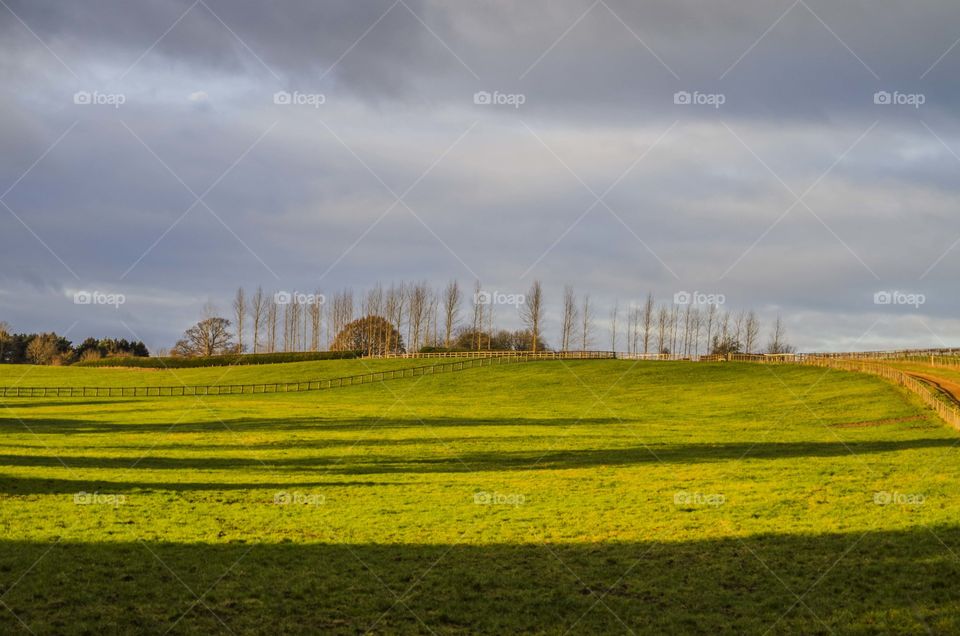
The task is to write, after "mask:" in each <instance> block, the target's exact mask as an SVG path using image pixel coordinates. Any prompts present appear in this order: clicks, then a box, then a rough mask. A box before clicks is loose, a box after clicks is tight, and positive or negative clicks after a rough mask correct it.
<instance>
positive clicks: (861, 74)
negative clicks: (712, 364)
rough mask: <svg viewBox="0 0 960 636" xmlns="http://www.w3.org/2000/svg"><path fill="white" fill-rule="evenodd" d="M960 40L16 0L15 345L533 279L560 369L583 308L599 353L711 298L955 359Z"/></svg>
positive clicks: (828, 332) (847, 337)
mask: <svg viewBox="0 0 960 636" xmlns="http://www.w3.org/2000/svg"><path fill="white" fill-rule="evenodd" d="M958 42H960V4H958V3H956V2H948V1H946V0H938V1H927V2H910V3H907V2H883V1H879V2H866V1H857V2H853V1H841V2H827V1H825V0H784V1H780V0H777V1H770V0H767V1H764V2H759V1H752V0H736V1H733V0H712V1H710V2H705V1H703V2H692V1H687V0H655V1H648V2H642V3H636V2H628V1H626V0H597V1H590V0H583V1H580V0H577V1H574V0H525V1H523V2H520V1H515V2H508V1H505V0H470V1H467V2H439V1H436V2H434V1H430V0H382V1H381V0H369V1H368V0H364V1H363V2H357V1H356V0H353V1H351V0H343V1H339V0H331V1H325V2H307V1H305V0H303V1H291V2H282V1H281V2H271V3H263V2H252V1H236V0H231V1H227V0H196V1H195V2H194V1H191V0H184V1H178V0H163V1H159V0H142V1H139V2H137V3H129V2H124V1H120V0H116V1H111V0H103V1H96V2H88V1H85V0H78V1H76V2H62V1H60V2H55V1H46V0H29V1H26V0H25V1H16V0H0V77H2V83H0V148H2V150H3V151H2V152H0V320H4V321H6V322H8V323H10V324H11V325H12V327H13V328H14V330H15V331H28V332H34V331H56V332H58V333H61V334H66V335H67V337H69V338H71V339H74V340H78V339H82V338H84V337H87V336H96V337H126V338H136V339H141V340H143V341H144V342H146V343H147V345H148V346H149V347H151V349H154V350H156V349H158V348H161V347H169V346H171V345H172V344H173V343H174V341H175V340H176V339H177V338H178V336H179V335H180V334H181V333H182V332H183V330H184V329H185V328H187V327H188V326H189V325H190V324H192V323H193V322H195V321H196V320H197V319H199V318H200V317H201V312H202V308H203V306H204V304H206V303H208V302H210V303H213V304H214V305H215V306H217V307H219V308H220V310H221V312H222V313H224V314H226V313H228V312H229V306H230V299H231V297H232V295H233V293H234V290H235V289H236V288H237V287H238V286H241V285H242V286H244V287H246V288H247V289H248V290H252V289H253V288H255V287H256V286H258V285H261V286H263V288H264V289H266V290H271V291H276V290H302V291H313V290H316V289H319V290H321V291H324V292H326V293H328V294H329V293H331V292H333V291H335V290H337V289H342V288H344V287H353V288H355V289H358V290H362V289H365V288H369V287H370V286H372V285H374V284H375V283H376V282H378V281H380V282H383V283H384V284H389V283H390V282H391V281H397V282H399V281H402V280H407V281H415V280H426V281H429V282H431V283H433V284H434V285H436V286H438V287H439V286H442V285H444V284H445V283H446V282H447V281H448V280H450V279H452V278H455V279H458V280H459V281H460V282H461V284H463V285H464V286H466V287H471V286H472V285H473V283H474V281H476V280H480V281H481V283H482V285H483V287H484V289H486V290H489V291H497V292H500V293H501V294H522V293H525V292H526V291H527V289H528V288H529V287H530V284H531V283H532V282H533V280H534V279H539V280H541V281H542V282H543V286H544V291H545V298H546V306H547V316H546V325H545V326H546V336H547V341H548V344H554V345H555V344H557V342H556V341H557V338H558V334H557V330H558V323H559V313H560V303H561V297H562V290H563V287H564V285H572V286H573V287H574V288H575V289H576V290H577V291H578V292H579V293H586V292H589V293H590V295H591V298H592V299H593V300H594V302H595V305H596V306H597V307H598V310H597V315H598V319H597V322H598V334H599V332H601V331H602V330H603V329H604V328H605V326H604V322H605V320H606V315H607V307H609V306H611V305H612V304H613V303H614V301H615V300H616V301H617V302H619V304H620V306H621V307H625V306H629V305H630V303H633V302H642V299H643V298H644V297H645V296H646V294H647V293H648V292H652V293H654V294H655V296H656V297H657V298H658V299H659V300H661V301H667V302H669V301H671V300H672V299H673V298H674V296H675V295H676V294H682V293H683V292H687V293H689V294H691V295H692V294H693V293H694V292H698V293H699V294H700V295H701V297H702V296H704V295H708V294H712V295H713V296H714V297H715V298H722V299H723V301H724V307H725V308H727V309H730V310H733V311H738V310H740V309H754V310H756V311H757V312H758V314H759V315H760V316H761V320H762V321H763V327H764V333H766V332H767V331H768V329H769V326H770V325H771V323H772V322H773V320H774V319H775V317H776V316H777V315H778V314H781V315H782V316H783V319H784V321H785V324H786V327H787V332H788V335H789V339H790V341H791V342H792V343H793V344H794V345H796V346H797V347H798V348H799V349H801V350H804V351H823V350H834V351H836V350H841V351H843V350H872V349H886V348H898V347H944V346H960V338H958V335H960V320H958V319H957V314H958V309H960V302H958V298H957V294H956V279H957V272H958V268H960V213H958V206H957V204H958V201H960V199H958V188H960V179H958V176H960V121H958V114H960V108H958V107H960V85H958V84H957V82H956V81H955V80H956V77H957V76H958V72H960V44H958ZM83 292H86V293H87V294H89V295H88V296H86V298H88V299H92V302H90V303H86V304H85V303H82V302H81V303H78V302H77V294H78V293H81V294H82V293H83ZM81 297H82V296H81ZM118 298H121V299H122V300H123V302H122V303H118V302H114V301H116V299H118ZM497 319H498V321H499V322H500V323H501V324H502V325H503V326H505V327H510V326H516V325H518V324H519V318H518V317H517V315H516V312H515V311H513V309H512V308H510V307H505V308H503V309H501V310H498V312H497ZM606 338H608V336H601V335H598V338H597V339H598V340H605V339H606Z"/></svg>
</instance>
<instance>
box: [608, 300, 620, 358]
mask: <svg viewBox="0 0 960 636" xmlns="http://www.w3.org/2000/svg"><path fill="white" fill-rule="evenodd" d="M619 313H620V301H619V300H617V299H614V301H613V309H611V310H610V351H616V350H617V314H619Z"/></svg>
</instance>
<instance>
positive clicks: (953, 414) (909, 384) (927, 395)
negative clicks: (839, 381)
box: [804, 356, 960, 430]
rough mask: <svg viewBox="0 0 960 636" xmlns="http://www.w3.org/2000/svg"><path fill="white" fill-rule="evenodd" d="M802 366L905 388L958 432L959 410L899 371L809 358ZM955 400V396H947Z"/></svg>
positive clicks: (844, 361) (867, 363)
mask: <svg viewBox="0 0 960 636" xmlns="http://www.w3.org/2000/svg"><path fill="white" fill-rule="evenodd" d="M804 364H809V365H814V366H818V367H830V368H832V369H841V370H844V371H855V372H858V373H869V374H870V375H876V376H880V377H882V378H885V379H887V380H890V381H892V382H895V383H896V384H899V385H900V386H902V387H904V388H906V389H907V390H908V391H910V392H911V393H914V394H916V395H917V396H918V397H919V398H920V399H921V400H923V403H924V404H926V405H927V406H929V407H930V408H932V409H933V410H934V411H936V413H937V415H939V416H940V418H941V419H943V421H945V422H946V423H947V424H949V425H951V426H952V427H954V428H956V429H957V430H960V409H958V408H957V407H956V406H955V405H954V404H950V403H948V402H946V401H944V399H943V397H942V394H941V392H940V391H938V390H937V389H936V388H934V387H931V386H930V385H929V384H928V383H927V382H924V381H922V380H918V379H917V378H915V377H913V376H911V375H909V374H907V373H904V372H903V371H901V370H900V369H896V368H894V367H891V366H888V365H885V364H878V363H875V362H863V361H861V360H845V359H838V358H829V357H817V356H809V357H807V358H806V359H805V360H804ZM948 397H950V398H952V399H954V400H955V399H956V397H955V396H952V395H950V396H948Z"/></svg>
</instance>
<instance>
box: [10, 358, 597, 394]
mask: <svg viewBox="0 0 960 636" xmlns="http://www.w3.org/2000/svg"><path fill="white" fill-rule="evenodd" d="M601 353H604V354H609V355H607V356H601V355H593V356H586V355H575V354H601ZM568 354H570V355H568ZM613 357H614V356H613V354H612V353H611V352H540V353H524V352H516V355H497V356H492V355H488V356H474V357H472V358H467V359H463V360H457V361H455V362H443V363H438V364H430V365H422V366H417V367H407V368H404V369H391V370H386V371H369V372H367V373H361V374H357V375H348V376H342V377H339V378H326V379H321V380H303V381H297V382H267V383H263V382H257V383H252V384H184V385H180V386H176V385H170V386H112V387H111V386H100V387H97V386H59V387H57V386H54V387H36V386H34V387H31V386H5V387H0V397H2V398H22V397H91V398H97V397H184V396H203V395H244V394H246V395H252V394H266V393H299V392H304V391H324V390H329V389H339V388H343V387H348V386H356V385H360V384H371V383H373V382H383V381H386V380H398V379H401V378H415V377H418V376H424V375H436V374H441V373H453V372H456V371H465V370H467V369H473V368H479V367H490V366H498V365H503V364H515V363H520V362H533V361H536V360H568V359H569V360H584V359H613Z"/></svg>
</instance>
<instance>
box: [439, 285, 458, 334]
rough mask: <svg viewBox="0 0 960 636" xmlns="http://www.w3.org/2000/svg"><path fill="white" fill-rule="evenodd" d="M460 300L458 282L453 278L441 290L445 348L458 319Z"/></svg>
mask: <svg viewBox="0 0 960 636" xmlns="http://www.w3.org/2000/svg"><path fill="white" fill-rule="evenodd" d="M460 300H461V298H460V284H459V283H458V282H457V281H455V280H453V281H450V283H449V284H448V285H447V288H446V289H445V290H444V292H443V319H444V320H443V325H444V337H443V346H444V347H446V348H447V349H449V348H450V338H451V337H452V336H453V330H454V329H456V327H457V322H458V321H459V320H460Z"/></svg>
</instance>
